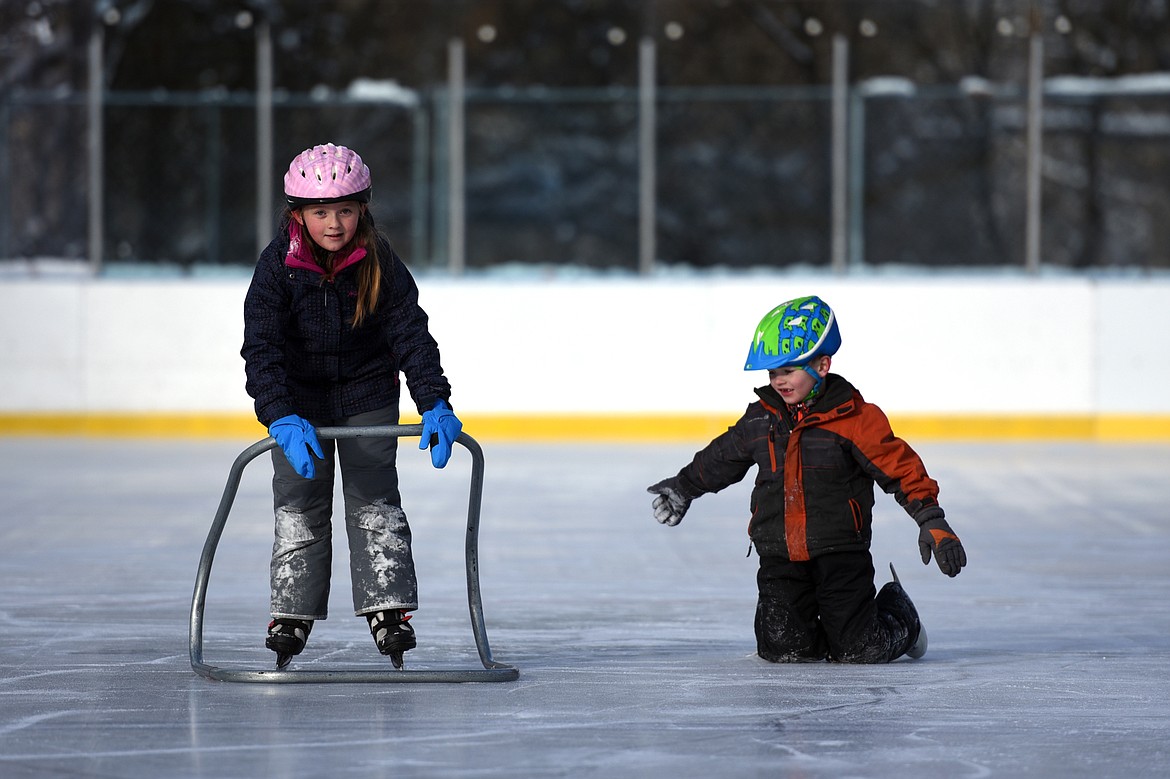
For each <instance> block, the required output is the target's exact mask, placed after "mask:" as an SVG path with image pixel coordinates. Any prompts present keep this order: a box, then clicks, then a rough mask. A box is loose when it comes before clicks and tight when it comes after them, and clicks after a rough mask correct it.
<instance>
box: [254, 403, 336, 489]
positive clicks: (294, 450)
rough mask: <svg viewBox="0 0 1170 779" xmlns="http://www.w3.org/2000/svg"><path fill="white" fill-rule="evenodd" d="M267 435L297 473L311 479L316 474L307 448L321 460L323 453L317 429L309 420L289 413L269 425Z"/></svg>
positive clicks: (323, 456) (323, 457)
mask: <svg viewBox="0 0 1170 779" xmlns="http://www.w3.org/2000/svg"><path fill="white" fill-rule="evenodd" d="M268 435H270V436H272V437H273V438H274V439H276V443H278V444H280V448H281V450H283V451H284V456H285V457H287V458H288V462H289V464H290V465H292V467H293V469H294V470H295V471H296V472H297V473H299V474H300V475H301V476H304V477H305V478H306V479H311V478H313V477H314V476H315V475H316V474H317V469H316V468H315V467H314V466H313V458H312V457H310V456H309V450H310V449H311V450H312V451H313V454H315V455H317V457H318V458H319V459H322V460H324V459H325V453H324V452H322V451H321V443H320V442H319V441H318V440H317V431H316V430H315V429H314V428H313V426H312V425H311V424H309V420H307V419H304V418H302V417H298V416H297V415H296V414H289V415H288V416H287V417H281V418H280V419H278V420H276V421H275V422H273V423H272V424H271V425H269V426H268ZM306 447H307V448H306Z"/></svg>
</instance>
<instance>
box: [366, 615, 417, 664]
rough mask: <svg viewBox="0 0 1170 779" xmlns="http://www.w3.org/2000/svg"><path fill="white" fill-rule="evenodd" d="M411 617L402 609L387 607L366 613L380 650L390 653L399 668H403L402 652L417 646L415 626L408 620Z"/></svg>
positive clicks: (392, 660) (385, 653)
mask: <svg viewBox="0 0 1170 779" xmlns="http://www.w3.org/2000/svg"><path fill="white" fill-rule="evenodd" d="M409 619H410V615H409V614H407V613H406V612H405V611H403V610H402V609H387V610H385V611H375V612H374V613H373V614H367V615H366V621H368V622H369V623H370V633H371V634H372V635H373V636H374V643H376V644H377V645H378V651H379V652H381V653H382V654H384V655H388V656H389V657H390V662H392V663H394V667H395V668H399V669H401V668H402V653H403V652H405V651H407V650H408V649H414V647H415V646H416V644H415V640H414V628H412V627H411V626H410V624H409V623H408V622H407V620H409Z"/></svg>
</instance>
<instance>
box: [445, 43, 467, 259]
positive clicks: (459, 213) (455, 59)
mask: <svg viewBox="0 0 1170 779" xmlns="http://www.w3.org/2000/svg"><path fill="white" fill-rule="evenodd" d="M447 80H448V82H449V83H448V89H447V100H448V111H447V122H448V124H447V159H448V163H447V165H448V167H447V182H448V184H447V198H448V201H449V207H448V211H447V267H448V268H449V269H450V271H451V275H453V276H459V275H461V274H462V273H463V270H464V268H465V266H466V258H465V256H464V249H465V239H466V228H467V225H466V216H465V215H464V209H463V206H464V197H465V193H464V191H463V190H464V178H463V175H464V170H463V165H464V143H465V139H464V130H463V107H464V99H465V95H464V84H465V77H464V61H463V41H461V40H459V39H458V38H452V39H451V40H450V42H449V43H448V44H447Z"/></svg>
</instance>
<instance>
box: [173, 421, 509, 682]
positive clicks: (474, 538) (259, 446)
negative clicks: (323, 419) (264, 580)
mask: <svg viewBox="0 0 1170 779" xmlns="http://www.w3.org/2000/svg"><path fill="white" fill-rule="evenodd" d="M421 435H422V425H386V426H376V427H322V428H318V430H317V436H318V437H320V438H333V439H337V438H357V437H360V436H383V437H388V438H400V437H404V436H421ZM456 443H459V444H462V445H463V447H464V448H466V449H467V450H468V451H469V452H470V453H471V494H470V497H469V499H468V504H467V538H466V559H467V606H468V609H469V610H470V612H471V632H472V634H473V635H474V636H475V645H476V648H477V649H478V650H479V659H480V662H482V663H483V668H473V669H465V670H430V671H428V670H418V671H415V670H410V669H406V670H395V669H392V668H386V669H370V670H365V669H351V670H335V671H329V670H304V671H289V670H274V669H264V670H254V671H253V670H242V669H228V668H218V667H216V666H213V665H208V664H207V663H205V662H203V607H204V605H205V603H206V600H207V582H208V579H209V577H210V576H211V563H212V560H213V559H214V558H215V550H216V547H217V546H218V545H219V539H220V536H221V535H222V534H223V528H224V525H225V524H226V523H227V517H228V513H229V512H230V511H231V508H232V503H234V502H235V498H236V491H237V490H238V489H239V486H240V478H241V476H242V474H243V471H244V467H245V466H246V465H247V464H248V463H249V462H251V461H252V460H254V459H256V457H258V456H259V455H261V454H263V453H264V452H266V451H268V450H269V449H272V448H273V447H275V446H276V442H275V441H274V440H272V438H265V439H264V440H262V441H257V442H256V443H254V444H252V445H251V446H250V447H248V448H247V449H245V450H244V451H243V452H241V453H240V456H239V457H237V458H236V461H235V463H233V464H232V469H231V472H230V474H229V475H228V481H227V486H226V487H224V491H223V497H222V498H221V499H220V501H219V511H218V512H217V513H216V515H215V520H214V521H213V522H212V523H211V531H210V532H209V533H208V534H207V541H206V543H204V545H203V555H202V557H201V558H200V559H199V572H198V574H197V575H196V577H195V593H194V595H193V596H192V598H191V668H192V669H194V671H195V673H197V674H199V675H200V676H204V677H206V678H208V679H216V680H218V681H223V682H265V683H306V682H510V681H513V680H515V679H517V678H519V676H520V670H519V669H518V668H515V667H514V666H510V665H506V664H504V663H499V662H496V661H495V660H493V659H492V651H491V648H490V647H489V646H488V638H487V629H486V627H485V626H484V621H483V604H482V602H481V599H480V591H479V510H480V502H481V500H482V498H483V450H482V449H480V447H479V444H478V443H476V441H475V439H474V438H472V437H471V436H469V435H467V434H466V433H461V434H460V435H459V438H458V439H456Z"/></svg>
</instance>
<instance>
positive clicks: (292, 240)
mask: <svg viewBox="0 0 1170 779" xmlns="http://www.w3.org/2000/svg"><path fill="white" fill-rule="evenodd" d="M310 240H311V239H310ZM365 256H366V250H365V249H362V248H360V247H359V248H357V249H354V250H353V251H352V252H350V253H349V256H347V257H346V258H345V259H344V260H342V261H341V262H339V263H338V264H337V266H336V267H334V269H333V275H334V276H336V275H337V274H338V273H341V272H342V271H343V270H345V269H346V268H348V267H349V266H350V265H353V264H354V263H357V262H359V261H360V260H361V259H362V258H363V257H365ZM284 264H285V265H287V266H288V267H290V268H301V269H303V270H309V271H312V272H314V273H320V274H321V275H322V276H324V275H326V274H325V269H324V268H322V267H321V266H320V265H318V264H317V261H316V260H314V259H313V250H312V249H311V248H310V247H309V244H308V240H306V238H305V233H304V230H302V229H301V224H300V222H298V221H297V220H295V219H290V220H289V223H288V254H286V255H285V256H284Z"/></svg>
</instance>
